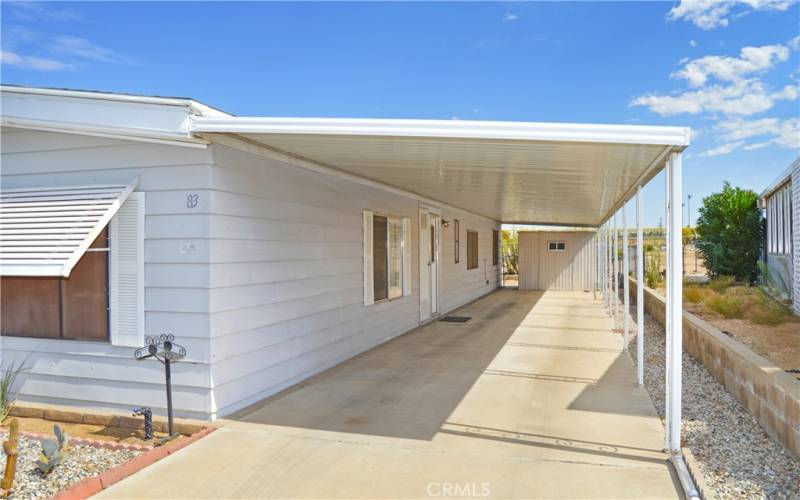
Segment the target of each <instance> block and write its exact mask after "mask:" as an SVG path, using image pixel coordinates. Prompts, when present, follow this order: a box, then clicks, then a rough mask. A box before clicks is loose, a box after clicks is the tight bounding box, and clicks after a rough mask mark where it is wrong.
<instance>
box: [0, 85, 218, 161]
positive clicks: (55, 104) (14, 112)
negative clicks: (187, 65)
mask: <svg viewBox="0 0 800 500" xmlns="http://www.w3.org/2000/svg"><path fill="white" fill-rule="evenodd" d="M0 104H1V105H2V107H1V108H0V124H1V125H3V126H8V127H18V128H26V129H33V130H46V131H55V132H67V133H73V134H83V135H93V136H100V137H112V138H121V139H131V140H138V141H145V142H167V143H170V144H178V145H189V146H195V147H205V146H206V145H207V142H206V141H203V140H201V139H198V138H197V137H194V136H193V135H192V134H191V132H190V131H189V117H190V116H191V115H192V114H193V113H196V112H199V111H198V110H197V109H196V107H197V106H199V105H198V104H196V103H194V102H193V101H191V100H187V99H173V98H161V97H158V98H156V97H144V96H130V95H123V94H107V93H100V92H85V91H72V90H54V89H39V88H28V87H8V86H2V87H0Z"/></svg>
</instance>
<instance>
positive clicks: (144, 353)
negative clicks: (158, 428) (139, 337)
mask: <svg viewBox="0 0 800 500" xmlns="http://www.w3.org/2000/svg"><path fill="white" fill-rule="evenodd" d="M144 343H145V346H144V347H140V348H139V349H136V351H135V352H134V353H133V355H134V357H135V358H136V360H137V361H142V360H144V359H147V358H155V359H157V360H158V361H160V362H161V364H163V365H164V373H165V375H166V381H167V424H168V428H169V435H170V436H173V435H174V432H173V430H172V422H173V417H172V372H171V368H170V363H172V362H175V361H180V360H181V359H183V358H184V357H185V356H186V348H185V347H183V346H182V345H180V344H176V343H175V336H174V335H172V334H171V333H169V334H167V333H162V334H161V335H152V336H150V335H148V336H147V337H145V339H144Z"/></svg>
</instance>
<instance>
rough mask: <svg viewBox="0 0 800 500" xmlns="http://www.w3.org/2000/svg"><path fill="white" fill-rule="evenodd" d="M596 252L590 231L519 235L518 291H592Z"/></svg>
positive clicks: (540, 232)
mask: <svg viewBox="0 0 800 500" xmlns="http://www.w3.org/2000/svg"><path fill="white" fill-rule="evenodd" d="M596 250H597V245H596V241H595V232H594V231H520V233H519V288H520V289H521V290H563V291H587V292H588V291H592V290H594V289H595V285H596V282H597V251H596Z"/></svg>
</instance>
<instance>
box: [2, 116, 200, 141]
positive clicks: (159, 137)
mask: <svg viewBox="0 0 800 500" xmlns="http://www.w3.org/2000/svg"><path fill="white" fill-rule="evenodd" d="M0 127H13V128H22V129H28V130H40V131H44V132H60V133H67V134H77V135H88V136H93V137H107V138H110V139H123V140H131V141H140V142H151V143H155V144H168V145H172V146H175V145H178V146H188V147H196V148H205V147H207V146H208V144H210V142H209V141H207V140H205V139H201V138H199V137H195V136H193V135H190V134H186V133H180V132H168V131H162V130H155V129H142V128H125V127H116V126H93V125H88V124H85V123H70V122H59V121H52V120H31V119H25V118H16V117H13V116H0Z"/></svg>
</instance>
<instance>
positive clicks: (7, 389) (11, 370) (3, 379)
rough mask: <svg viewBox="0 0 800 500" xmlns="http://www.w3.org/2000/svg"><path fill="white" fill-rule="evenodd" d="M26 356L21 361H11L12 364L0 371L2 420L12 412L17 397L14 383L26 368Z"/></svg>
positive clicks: (0, 414) (0, 411)
mask: <svg viewBox="0 0 800 500" xmlns="http://www.w3.org/2000/svg"><path fill="white" fill-rule="evenodd" d="M27 359H28V358H25V360H23V361H22V362H21V363H19V364H17V362H16V361H11V362H10V364H9V365H8V366H7V367H6V368H4V369H3V370H2V372H0V421H3V420H5V419H6V417H8V414H9V413H10V412H11V407H12V406H14V401H15V400H16V399H17V396H16V393H15V392H14V384H15V382H16V381H17V377H18V376H19V374H20V373H22V372H23V371H25V370H26V367H25V362H26V361H27Z"/></svg>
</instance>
